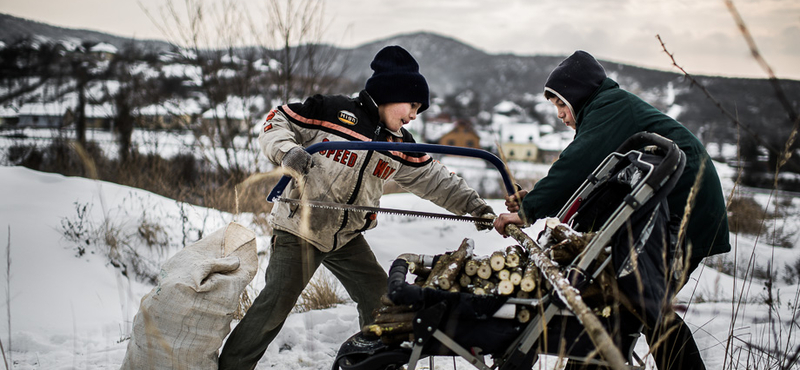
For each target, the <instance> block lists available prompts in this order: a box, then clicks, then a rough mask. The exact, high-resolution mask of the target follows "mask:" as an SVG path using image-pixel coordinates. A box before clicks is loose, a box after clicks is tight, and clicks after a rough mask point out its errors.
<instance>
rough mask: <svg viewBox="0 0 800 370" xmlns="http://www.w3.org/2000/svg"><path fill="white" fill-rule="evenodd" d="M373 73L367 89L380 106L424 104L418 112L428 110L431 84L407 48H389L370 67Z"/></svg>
mask: <svg viewBox="0 0 800 370" xmlns="http://www.w3.org/2000/svg"><path fill="white" fill-rule="evenodd" d="M369 67H370V68H372V70H373V71H375V72H374V73H373V74H372V77H370V78H369V79H368V80H367V85H366V87H365V89H366V90H367V92H368V93H369V95H370V96H372V99H373V100H375V103H377V104H378V105H381V104H386V103H420V104H422V106H421V107H420V108H419V110H418V111H417V112H418V113H421V112H422V111H424V110H426V109H428V105H429V104H428V83H427V82H426V81H425V77H423V76H422V75H421V74H420V73H419V64H417V61H416V60H414V57H412V56H411V54H409V53H408V52H407V51H406V50H405V49H403V48H401V47H399V46H387V47H385V48H383V49H381V51H379V52H378V54H376V55H375V59H373V60H372V63H370V65H369Z"/></svg>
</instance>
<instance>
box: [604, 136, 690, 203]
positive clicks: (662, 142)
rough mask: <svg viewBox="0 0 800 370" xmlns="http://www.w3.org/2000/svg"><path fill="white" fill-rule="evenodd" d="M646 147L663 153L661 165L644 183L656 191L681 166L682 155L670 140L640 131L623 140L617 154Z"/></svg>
mask: <svg viewBox="0 0 800 370" xmlns="http://www.w3.org/2000/svg"><path fill="white" fill-rule="evenodd" d="M648 145H655V146H656V147H658V148H659V149H661V150H662V151H664V153H665V155H664V159H663V161H662V162H661V165H659V166H657V167H656V168H655V169H654V170H653V175H652V176H650V178H648V179H647V181H646V183H647V184H648V185H650V187H652V188H653V190H654V191H658V189H660V188H661V186H662V185H663V184H664V180H665V179H667V178H668V176H669V175H670V174H672V173H673V172H675V170H676V169H677V168H678V167H681V166H682V162H683V161H682V159H683V158H684V156H683V155H682V154H683V151H682V150H681V149H680V148H679V147H678V145H677V144H675V143H674V142H673V141H672V140H670V139H667V138H665V137H663V136H661V135H659V134H656V133H653V132H646V131H642V132H639V133H636V134H634V135H633V136H631V137H629V138H628V139H627V140H625V142H624V143H622V145H620V146H619V148H618V149H617V152H618V153H627V152H628V151H631V150H637V149H640V148H643V147H645V146H648Z"/></svg>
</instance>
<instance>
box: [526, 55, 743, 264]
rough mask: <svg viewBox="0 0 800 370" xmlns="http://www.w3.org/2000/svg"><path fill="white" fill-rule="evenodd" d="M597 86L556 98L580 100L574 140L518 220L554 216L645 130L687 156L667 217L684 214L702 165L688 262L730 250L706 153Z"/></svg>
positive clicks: (633, 102) (627, 97)
mask: <svg viewBox="0 0 800 370" xmlns="http://www.w3.org/2000/svg"><path fill="white" fill-rule="evenodd" d="M581 68H582V69H583V68H584V67H583V66H582V67H581ZM600 68H602V67H600ZM555 72H556V71H554V73H555ZM552 77H553V76H552V75H551V78H552ZM549 83H550V81H548V84H549ZM598 83H599V87H597V88H596V90H594V91H593V92H592V91H588V92H584V93H583V95H582V96H581V93H580V92H577V95H575V94H576V91H574V90H573V91H569V92H568V94H557V95H559V97H561V98H562V100H564V97H565V96H581V98H580V100H578V99H575V100H578V101H579V102H580V106H574V105H573V106H572V108H574V109H575V114H576V115H575V119H576V125H577V129H576V132H575V139H574V140H573V142H572V143H571V144H570V145H569V146H567V148H566V149H564V151H563V152H562V153H561V155H559V158H558V160H557V161H556V162H554V163H553V165H552V167H551V168H550V170H549V172H548V174H547V176H546V177H545V178H543V179H541V180H540V181H539V182H537V183H536V185H535V186H534V188H533V190H532V191H531V192H529V193H528V195H527V196H526V197H525V198H524V199H523V202H522V207H521V209H520V212H519V213H520V217H522V219H523V220H526V219H527V220H528V221H533V220H536V219H539V218H543V217H552V216H555V215H556V214H557V213H558V211H559V210H560V209H561V207H563V206H564V204H565V203H566V202H567V201H569V198H570V197H571V196H572V194H573V193H574V191H575V190H577V189H578V188H579V187H580V185H581V184H582V183H583V181H584V180H585V179H586V177H587V176H588V175H589V174H591V173H592V172H593V171H594V170H595V168H597V166H599V165H600V163H601V162H602V161H603V160H604V159H605V158H606V157H607V156H608V155H609V154H610V153H612V152H614V151H615V150H616V149H617V148H618V147H619V146H620V145H621V144H622V143H623V142H624V141H625V140H626V139H628V138H629V137H631V136H632V135H634V134H636V133H638V132H641V131H648V132H653V133H656V134H659V135H661V136H664V137H666V138H669V139H671V140H672V141H674V142H675V143H676V144H677V145H678V146H679V147H680V148H681V149H682V150H683V151H684V152H685V153H686V167H685V169H684V172H683V175H682V176H681V177H680V179H679V180H678V182H677V184H676V185H675V188H674V190H673V191H672V193H670V195H669V196H668V203H669V207H670V212H671V213H673V214H678V215H682V214H684V210H685V208H686V201H687V199H688V196H689V192H690V190H691V188H692V186H693V184H694V182H695V179H696V177H697V173H698V170H699V169H700V164H701V163H703V162H705V169H704V171H703V174H702V178H701V181H702V182H701V186H700V188H699V191H698V192H697V195H696V196H695V203H694V206H693V208H692V209H691V213H690V218H689V224H688V227H687V230H686V237H687V242H688V243H691V244H689V245H691V259H692V260H699V259H700V258H703V257H707V256H710V255H713V254H718V253H724V252H728V251H730V249H731V247H730V242H729V230H728V217H727V211H726V208H725V199H724V197H723V194H722V186H721V184H720V180H719V176H718V175H717V171H716V169H715V168H714V165H713V163H712V161H711V159H710V158H709V156H708V153H707V152H706V150H705V148H704V147H703V145H702V144H701V143H700V141H699V140H698V139H697V137H695V136H694V135H693V134H692V133H691V132H690V131H689V130H688V129H687V128H686V127H684V126H683V125H681V124H680V123H678V122H677V121H675V120H674V119H672V118H670V117H669V116H667V115H666V114H663V113H662V112H661V111H659V110H658V109H656V108H655V107H653V106H651V105H650V104H648V103H646V102H645V101H643V100H641V99H640V98H638V97H637V96H636V95H634V94H631V93H629V92H627V91H625V90H623V89H621V88H620V87H619V85H618V84H617V83H616V82H615V81H614V80H612V79H610V78H601V79H600V80H598ZM574 87H575V86H574V85H573V88H574ZM578 88H579V89H580V87H578ZM592 88H594V87H592ZM584 89H586V88H585V87H584ZM551 91H552V89H551ZM526 217H527V218H526Z"/></svg>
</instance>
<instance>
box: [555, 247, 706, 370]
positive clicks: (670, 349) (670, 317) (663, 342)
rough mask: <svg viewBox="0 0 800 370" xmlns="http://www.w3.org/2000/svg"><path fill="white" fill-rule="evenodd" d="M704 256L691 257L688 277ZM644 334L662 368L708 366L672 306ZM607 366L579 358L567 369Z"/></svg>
mask: <svg viewBox="0 0 800 370" xmlns="http://www.w3.org/2000/svg"><path fill="white" fill-rule="evenodd" d="M701 260H702V259H697V260H691V261H690V262H689V266H688V269H687V271H686V273H685V276H686V279H688V278H689V275H691V274H692V272H693V271H694V270H695V269H696V268H697V266H698V265H699V264H700V261H701ZM644 337H645V339H646V340H647V345H648V346H650V351H651V352H652V354H653V360H655V362H656V368H658V370H705V368H706V366H705V364H704V363H703V357H701V356H700V349H699V348H698V347H697V343H696V342H695V341H694V337H693V336H692V331H691V330H689V327H688V326H686V323H685V322H684V321H683V319H682V318H681V317H680V316H679V315H678V314H677V313H675V311H673V310H672V308H671V307H668V308H666V309H665V310H664V313H663V319H662V320H661V322H659V325H657V326H655V327H654V328H653V329H650V330H645V332H644ZM578 369H580V370H605V369H611V368H610V367H606V366H598V365H583V364H579V363H577V362H575V361H571V360H570V361H567V366H566V367H565V368H564V370H578Z"/></svg>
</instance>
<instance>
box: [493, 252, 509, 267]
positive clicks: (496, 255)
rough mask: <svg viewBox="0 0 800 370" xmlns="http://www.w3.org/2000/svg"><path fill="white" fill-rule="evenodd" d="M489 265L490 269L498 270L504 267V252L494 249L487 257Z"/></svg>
mask: <svg viewBox="0 0 800 370" xmlns="http://www.w3.org/2000/svg"><path fill="white" fill-rule="evenodd" d="M489 265H490V266H492V270H494V271H500V270H502V269H503V268H505V267H506V254H505V253H504V252H503V251H494V252H492V255H491V256H490V257H489Z"/></svg>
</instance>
